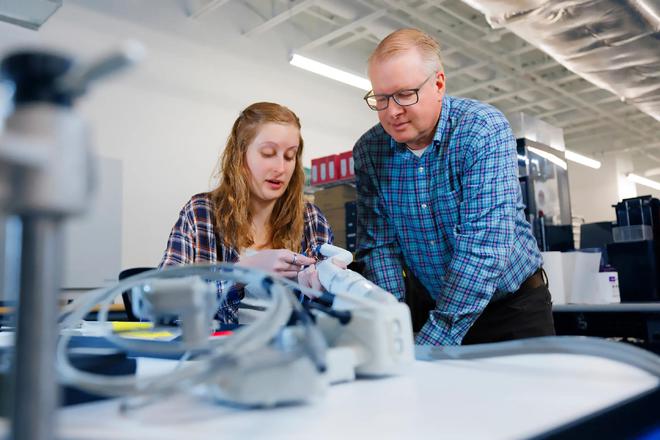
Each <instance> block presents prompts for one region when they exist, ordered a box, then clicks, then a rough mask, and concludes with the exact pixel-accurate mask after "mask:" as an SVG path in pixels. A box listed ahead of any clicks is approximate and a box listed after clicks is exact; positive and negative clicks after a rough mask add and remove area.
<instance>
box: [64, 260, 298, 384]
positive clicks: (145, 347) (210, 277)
mask: <svg viewBox="0 0 660 440" xmlns="http://www.w3.org/2000/svg"><path fill="white" fill-rule="evenodd" d="M187 275H197V276H201V277H203V278H204V279H206V280H207V281H219V280H227V279H229V280H232V281H237V282H241V283H245V284H247V283H250V282H258V283H270V285H269V291H270V293H271V298H272V301H273V304H272V305H271V307H269V308H268V309H267V310H266V312H265V313H263V314H262V316H260V318H259V319H258V320H257V321H255V323H253V324H252V325H250V326H247V327H243V328H241V329H238V330H236V331H235V332H234V334H233V335H232V336H230V337H226V338H222V339H218V340H211V341H209V344H208V345H209V351H208V352H207V353H203V354H202V355H201V356H200V357H198V360H197V361H196V362H190V363H188V364H187V365H185V366H180V367H179V368H177V369H176V370H174V371H172V372H169V373H166V374H163V375H159V376H157V377H151V378H149V379H144V378H136V377H135V376H133V375H129V376H114V377H108V376H104V375H97V374H93V373H88V372H84V371H80V370H78V369H77V368H75V367H74V366H73V365H72V364H71V362H70V360H69V358H68V355H67V350H68V344H69V341H70V339H71V337H70V336H69V335H64V336H63V337H62V338H60V342H59V344H58V350H57V367H58V371H59V373H60V376H61V378H62V380H63V381H64V382H65V383H70V384H73V385H76V386H78V387H81V388H84V389H87V390H90V391H92V392H96V393H100V394H106V395H111V396H123V395H127V394H129V395H136V394H151V393H158V392H166V391H167V390H171V389H173V388H177V387H180V386H181V384H182V383H184V382H190V383H199V382H200V381H204V380H208V379H209V378H211V377H213V375H217V374H218V368H219V367H220V366H222V364H223V362H224V358H226V357H228V356H233V357H238V356H241V355H244V354H247V353H250V352H251V351H253V350H257V349H260V348H262V347H264V346H266V345H267V344H268V343H269V342H270V341H271V340H272V339H273V338H274V337H275V335H276V333H277V331H279V329H280V328H281V327H282V326H284V325H286V323H287V322H288V320H289V318H290V316H291V313H292V311H293V309H294V308H297V309H299V310H300V304H298V302H297V301H296V299H295V298H294V297H293V295H290V294H289V292H288V291H287V290H286V289H285V288H284V286H282V284H283V283H282V279H279V278H277V277H272V276H270V275H268V274H265V273H263V272H259V271H254V270H249V269H246V268H240V267H236V266H233V265H228V264H220V265H196V266H182V267H176V268H170V269H167V270H165V271H149V272H144V273H142V274H139V275H137V276H135V277H131V278H128V279H126V280H124V281H122V282H120V283H118V284H117V285H115V286H113V287H112V288H109V289H100V290H96V291H92V292H90V293H89V294H87V295H85V297H84V298H81V299H80V300H78V301H76V302H75V306H72V307H68V308H67V310H66V312H65V313H66V314H68V316H65V317H64V319H63V320H62V327H63V328H68V327H69V328H70V327H72V326H76V325H77V324H78V323H79V322H80V321H82V319H83V318H84V316H86V315H87V313H88V312H89V311H90V309H91V307H93V305H94V304H98V303H100V304H101V308H100V310H99V315H98V316H99V322H100V323H101V324H100V325H103V323H104V322H106V320H107V312H108V308H109V304H110V302H111V300H112V299H113V298H114V296H116V295H117V293H119V292H123V291H124V290H128V289H130V288H132V287H136V286H138V285H141V284H144V282H145V281H147V280H148V279H150V278H173V277H177V276H187ZM111 339H112V341H113V342H116V343H117V344H118V345H120V346H121V347H122V348H128V349H129V350H139V351H158V352H162V351H163V348H164V347H163V345H162V344H158V346H155V345H154V344H153V343H146V344H145V343H143V342H138V341H132V340H127V339H125V338H120V337H115V336H112V338H111ZM174 345H175V346H176V349H178V352H180V351H181V349H182V347H181V345H180V344H174ZM172 351H175V350H174V349H173V350H172Z"/></svg>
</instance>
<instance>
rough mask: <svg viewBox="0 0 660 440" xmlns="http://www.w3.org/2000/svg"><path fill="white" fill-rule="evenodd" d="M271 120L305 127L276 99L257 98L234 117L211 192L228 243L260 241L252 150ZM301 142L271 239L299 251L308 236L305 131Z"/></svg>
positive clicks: (275, 215) (273, 220)
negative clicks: (255, 223)
mask: <svg viewBox="0 0 660 440" xmlns="http://www.w3.org/2000/svg"><path fill="white" fill-rule="evenodd" d="M268 122H273V123H276V124H284V125H293V126H295V127H297V128H298V130H300V120H299V119H298V116H296V114H295V113H293V112H292V111H291V110H289V109H288V108H287V107H284V106H282V105H279V104H275V103H272V102H257V103H255V104H252V105H250V106H249V107H247V108H246V109H245V110H243V111H242V112H241V114H240V115H239V117H238V119H236V121H235V122H234V126H233V127H232V129H231V133H230V135H229V137H228V138H227V144H226V146H225V149H224V151H223V153H222V156H221V158H220V161H219V165H218V169H217V171H216V173H215V176H216V177H217V178H218V180H219V185H218V187H217V188H216V189H214V190H213V191H211V193H210V196H211V200H212V202H213V206H214V209H213V214H214V227H215V229H216V231H217V232H218V235H219V236H220V237H221V239H222V241H223V242H224V244H225V245H227V246H232V247H234V248H236V249H239V250H240V249H245V248H249V247H250V246H252V245H253V244H254V239H253V237H252V215H251V214H250V210H249V206H250V197H251V193H250V186H249V172H250V171H249V170H248V167H247V163H246V151H247V147H248V145H250V143H252V141H253V140H254V138H255V137H256V136H257V133H258V132H259V129H260V128H261V127H262V126H263V125H264V124H266V123H268ZM299 142H300V144H299V147H298V151H297V152H296V164H295V168H294V170H293V175H292V176H291V180H290V182H289V185H288V186H287V188H286V190H285V191H284V194H283V195H282V197H280V198H279V199H278V200H277V201H276V202H275V206H274V208H273V212H272V213H271V216H270V224H269V227H270V231H269V232H270V245H271V246H272V248H273V249H290V250H292V251H294V252H298V250H299V248H300V243H301V240H302V235H303V226H304V225H303V216H304V214H305V202H304V200H303V185H304V183H305V172H304V171H303V167H302V162H301V158H302V151H303V139H302V136H300V140H299Z"/></svg>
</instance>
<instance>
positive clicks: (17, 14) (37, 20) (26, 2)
mask: <svg viewBox="0 0 660 440" xmlns="http://www.w3.org/2000/svg"><path fill="white" fill-rule="evenodd" d="M60 6H62V0H0V21H6V22H7V23H11V24H16V25H18V26H23V27H26V28H28V29H33V30H36V29H39V27H41V25H42V24H44V23H45V22H46V20H48V19H49V18H50V16H51V15H53V14H54V13H55V11H57V10H58V9H59V7H60Z"/></svg>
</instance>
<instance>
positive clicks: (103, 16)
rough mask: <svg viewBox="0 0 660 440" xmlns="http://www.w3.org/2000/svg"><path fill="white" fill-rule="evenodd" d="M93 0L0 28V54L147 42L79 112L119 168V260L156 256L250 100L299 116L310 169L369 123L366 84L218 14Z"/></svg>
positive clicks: (94, 51)
mask: <svg viewBox="0 0 660 440" xmlns="http://www.w3.org/2000/svg"><path fill="white" fill-rule="evenodd" d="M94 3H95V4H96V6H98V5H100V4H101V3H102V2H74V1H72V2H65V4H64V6H63V7H62V8H61V9H60V10H59V11H58V12H57V13H56V14H55V15H54V16H53V17H52V18H51V19H50V20H49V21H48V22H47V23H46V24H45V25H44V26H43V27H42V28H41V30H40V31H39V32H32V31H27V30H24V29H21V28H17V27H15V26H10V25H6V24H0V45H1V47H0V49H2V50H3V51H6V49H7V48H8V47H14V46H15V45H16V44H25V43H30V44H45V45H48V46H54V47H56V48H61V49H62V50H65V51H67V52H71V51H74V52H75V53H76V54H78V55H79V56H80V57H82V58H83V59H90V58H91V57H93V56H96V55H98V54H100V53H103V52H105V51H107V50H108V49H110V48H112V47H114V46H116V45H118V44H119V43H120V42H121V41H124V40H125V39H127V38H134V39H137V40H139V41H140V42H142V43H143V44H144V45H145V46H146V47H147V49H148V55H147V58H146V59H145V60H144V62H143V63H141V64H140V65H139V66H138V67H136V68H134V69H132V70H130V71H127V72H125V73H123V74H121V75H118V76H117V77H115V78H112V79H109V80H108V81H106V82H105V83H104V84H100V85H98V87H94V89H93V90H91V92H90V93H89V95H88V96H87V97H85V98H84V99H83V100H82V102H81V103H80V105H79V108H78V110H79V112H80V113H81V114H82V115H84V117H86V118H87V119H88V120H89V122H90V125H91V127H92V128H93V132H94V136H93V138H94V144H95V147H96V149H97V151H98V153H99V154H100V155H102V156H105V157H109V158H114V159H119V160H121V161H122V163H123V194H122V204H123V217H122V224H123V226H124V227H123V231H122V267H132V266H153V265H156V264H157V263H158V262H159V260H160V257H161V255H162V251H163V250H164V247H165V244H166V240H167V236H168V233H169V231H170V228H171V227H172V225H173V224H174V222H175V220H176V218H177V214H178V212H179V210H180V208H181V207H182V205H183V204H184V203H185V202H186V200H187V199H188V198H189V197H190V196H191V195H192V194H194V193H197V192H202V191H206V190H208V189H209V188H210V187H211V186H212V184H213V182H212V180H211V175H212V172H213V170H214V167H215V165H216V162H217V158H218V155H219V152H220V151H221V149H222V147H223V144H224V141H225V139H226V136H227V134H228V132H229V129H230V127H231V124H232V123H233V121H234V119H235V118H236V117H237V115H238V113H239V111H240V110H241V109H242V108H244V107H245V106H247V105H249V104H250V103H252V102H255V101H263V100H267V101H275V102H279V103H282V104H285V105H287V106H289V107H290V108H291V109H293V110H294V111H295V112H296V113H297V114H298V116H299V117H300V119H301V122H302V125H303V130H302V132H303V137H304V139H305V152H304V157H303V162H304V164H305V165H307V166H308V165H309V163H310V160H311V158H313V157H318V156H322V155H326V154H332V153H337V152H340V151H345V150H349V149H351V148H352V145H353V143H354V142H355V140H356V139H357V138H358V137H359V135H360V134H361V133H362V132H364V131H365V130H366V129H367V128H368V127H370V126H371V125H373V124H374V123H375V122H376V116H375V114H373V113H372V112H371V111H370V110H369V109H368V108H367V107H366V105H364V103H363V102H362V100H361V97H362V95H363V91H361V90H359V89H355V88H352V87H349V86H345V85H342V84H339V83H336V82H334V81H332V80H327V79H324V78H321V77H318V76H316V75H313V74H311V73H308V72H305V71H302V70H300V69H297V68H295V67H292V66H290V65H289V64H288V50H289V49H290V48H289V47H287V46H286V44H284V43H278V42H277V41H270V40H269V39H268V36H266V38H262V39H259V40H257V41H255V40H250V39H248V38H245V37H241V36H240V30H239V29H232V28H231V27H232V22H231V17H226V16H225V15H224V14H222V13H218V14H216V15H214V18H213V20H219V22H216V21H210V17H207V18H205V19H204V20H202V21H199V22H198V21H194V20H190V19H187V18H185V15H184V12H183V11H181V10H178V9H173V6H172V5H174V4H176V2H167V3H166V2H158V6H156V5H155V2H118V3H117V4H121V5H122V7H123V8H128V9H127V10H119V9H117V8H115V9H110V10H107V11H103V12H98V9H97V8H96V6H95V7H94V8H91V7H87V6H86V5H88V4H94ZM132 3H141V4H142V5H149V4H150V5H151V8H150V9H152V10H153V11H150V10H148V9H149V8H147V9H146V10H145V9H144V7H143V9H140V10H137V9H136V10H131V9H130V8H137V7H138V6H140V5H132ZM113 4H115V2H106V5H104V6H103V7H106V8H113V7H114V6H112V5H113ZM219 12H221V11H219ZM141 14H143V15H141ZM154 15H156V16H155V17H154ZM125 17H130V19H129V18H125ZM143 18H144V20H145V22H144V23H138V21H140V20H141V19H143ZM73 48H75V50H74V49H73Z"/></svg>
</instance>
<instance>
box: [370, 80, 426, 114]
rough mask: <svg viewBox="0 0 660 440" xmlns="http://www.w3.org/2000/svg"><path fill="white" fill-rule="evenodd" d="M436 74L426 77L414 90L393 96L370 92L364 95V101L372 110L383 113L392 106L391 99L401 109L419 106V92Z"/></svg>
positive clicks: (401, 91) (400, 92) (404, 90)
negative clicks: (414, 105) (382, 111)
mask: <svg viewBox="0 0 660 440" xmlns="http://www.w3.org/2000/svg"><path fill="white" fill-rule="evenodd" d="M435 73H436V72H433V73H432V74H430V75H429V76H427V77H426V79H425V80H424V82H423V83H421V84H420V85H419V87H416V88H414V89H403V90H399V91H398V92H394V93H392V94H391V95H374V91H373V90H370V91H369V93H367V94H366V95H364V98H363V99H364V100H365V101H366V102H367V105H368V106H369V108H370V109H371V110H375V111H381V110H385V109H386V108H387V107H388V106H389V105H390V98H392V99H393V100H394V102H396V103H397V104H399V105H400V106H401V107H407V106H409V105H413V104H417V103H418V102H419V90H420V89H421V88H422V87H423V86H424V84H426V82H427V81H428V80H429V79H431V77H432V76H433V75H435Z"/></svg>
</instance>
